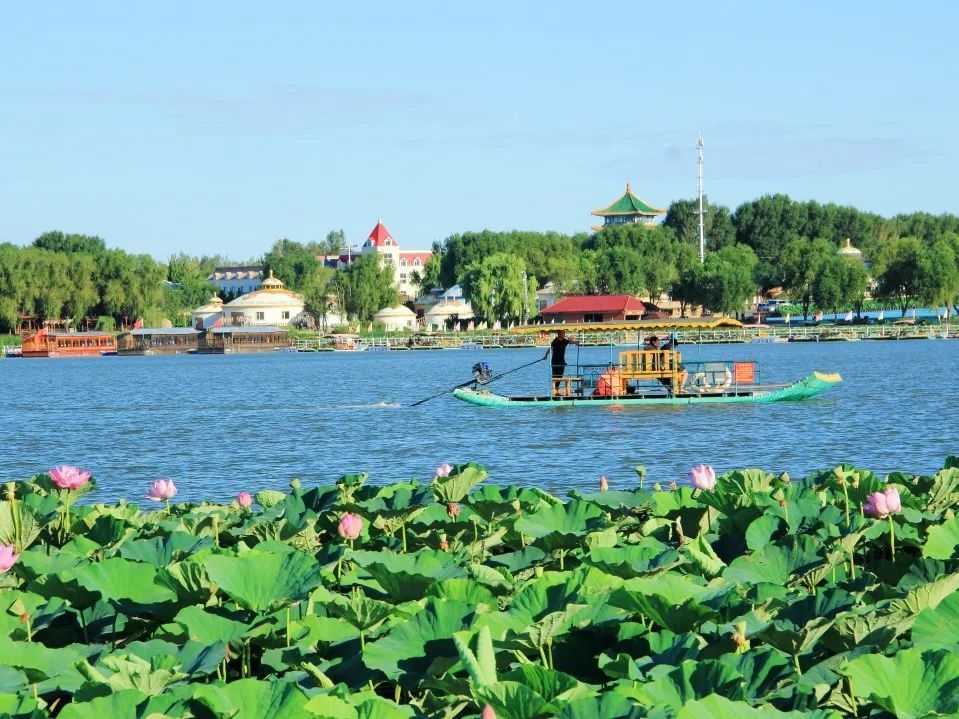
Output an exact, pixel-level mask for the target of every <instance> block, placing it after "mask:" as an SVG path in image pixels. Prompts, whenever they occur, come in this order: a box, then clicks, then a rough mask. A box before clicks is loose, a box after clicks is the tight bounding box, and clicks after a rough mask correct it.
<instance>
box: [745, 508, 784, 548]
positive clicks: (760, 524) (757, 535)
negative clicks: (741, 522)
mask: <svg viewBox="0 0 959 719" xmlns="http://www.w3.org/2000/svg"><path fill="white" fill-rule="evenodd" d="M782 526H783V521H782V519H780V518H779V517H777V516H775V515H773V514H764V515H762V516H761V517H756V519H754V520H753V521H752V522H750V523H749V527H748V528H747V529H746V546H747V547H749V549H750V550H751V551H755V550H757V549H761V548H762V547H765V546H766V545H767V544H769V543H770V542H771V541H772V538H773V535H774V534H776V533H778V532H779V531H780V529H781V528H782Z"/></svg>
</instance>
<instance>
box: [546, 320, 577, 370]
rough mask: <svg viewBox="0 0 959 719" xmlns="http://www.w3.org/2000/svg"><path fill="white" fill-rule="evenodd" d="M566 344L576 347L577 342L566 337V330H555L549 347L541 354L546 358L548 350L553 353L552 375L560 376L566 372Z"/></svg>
mask: <svg viewBox="0 0 959 719" xmlns="http://www.w3.org/2000/svg"><path fill="white" fill-rule="evenodd" d="M568 345H576V346H577V347H578V346H579V342H577V341H576V340H571V339H569V338H567V337H566V330H557V331H556V337H554V338H553V341H552V342H550V343H549V349H548V350H546V354H544V355H543V359H546V358H547V357H549V354H550V352H552V353H553V361H552V365H553V377H562V376H563V374H564V373H565V372H566V347H567V346H568Z"/></svg>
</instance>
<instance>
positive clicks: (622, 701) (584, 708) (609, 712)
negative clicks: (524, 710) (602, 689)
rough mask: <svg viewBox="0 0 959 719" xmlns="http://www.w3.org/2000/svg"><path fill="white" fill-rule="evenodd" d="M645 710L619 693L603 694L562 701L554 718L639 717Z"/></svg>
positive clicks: (614, 718) (608, 718)
mask: <svg viewBox="0 0 959 719" xmlns="http://www.w3.org/2000/svg"><path fill="white" fill-rule="evenodd" d="M642 716H645V712H644V711H643V710H642V709H641V708H640V707H638V706H636V705H635V704H634V703H633V702H631V701H630V700H629V699H627V698H626V697H624V696H622V695H621V694H613V693H608V694H603V695H602V696H598V697H583V698H581V699H574V700H573V701H570V702H564V703H563V704H562V705H561V706H560V710H559V713H557V714H556V719H639V718H640V717H642Z"/></svg>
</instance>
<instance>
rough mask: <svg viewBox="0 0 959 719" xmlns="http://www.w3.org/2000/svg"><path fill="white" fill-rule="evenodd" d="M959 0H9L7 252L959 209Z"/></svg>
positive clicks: (241, 255) (249, 247)
mask: <svg viewBox="0 0 959 719" xmlns="http://www.w3.org/2000/svg"><path fill="white" fill-rule="evenodd" d="M957 8H959V5H957V4H955V3H952V2H944V1H943V2H941V1H939V0H930V1H928V2H921V3H915V4H904V3H901V2H882V1H880V2H869V3H866V2H828V3H827V2H818V1H815V0H814V1H812V2H804V3H779V2H775V3H773V2H751V1H743V2H702V3H699V2H683V1H682V0H677V1H676V2H672V3H623V2H606V1H605V0H600V1H597V2H591V3H584V2H566V1H557V2H551V3H541V2H528V3H524V2H517V1H514V2H499V1H498V0H487V1H486V2H483V3H450V2H370V1H367V0H352V1H351V2H349V3H347V2H279V3H270V4H269V6H268V4H267V3H248V2H200V3H196V2H190V3H187V2H175V1H173V0H169V1H168V2H159V3H155V2H146V1H141V0H127V1H124V2H108V1H102V2H97V1H96V0H91V1H90V2H84V3H67V2H52V3H15V4H11V5H8V6H7V7H6V8H5V10H4V17H3V22H2V23H0V60H2V62H0V98H2V104H0V107H2V112H0V242H13V243H14V244H17V245H26V244H29V243H30V242H32V240H33V239H34V238H35V237H36V236H38V235H39V234H41V233H43V232H46V231H49V230H62V231H64V232H78V233H84V234H90V235H99V236H100V237H102V238H104V240H105V241H106V243H107V245H108V246H110V247H118V248H120V249H124V250H126V251H128V252H133V253H141V252H143V253H148V254H151V255H153V256H154V257H155V258H157V259H158V260H166V259H167V258H168V257H169V256H170V255H171V254H173V253H176V252H180V251H184V252H187V253H188V254H194V255H209V254H215V253H219V254H223V255H226V256H228V257H230V258H233V259H236V260H246V259H251V258H254V257H257V256H259V255H261V254H262V253H263V252H265V251H267V250H268V249H269V248H270V246H271V245H272V244H273V243H274V242H275V241H276V240H277V239H279V238H282V237H286V238H289V239H291V240H296V241H299V242H308V241H310V240H319V239H323V238H324V237H325V236H326V234H327V232H329V231H330V230H332V229H343V230H344V231H345V232H346V236H347V239H348V241H349V242H350V243H352V244H360V243H362V242H363V241H364V240H365V238H366V237H367V235H368V234H369V232H370V230H371V229H372V228H373V226H374V225H375V224H376V221H377V220H378V219H382V220H383V221H384V223H385V224H386V226H387V227H388V228H389V229H390V230H391V232H392V233H393V235H394V237H395V238H396V239H397V241H398V242H399V244H400V246H401V247H402V248H403V249H428V248H429V247H430V246H431V245H432V243H433V242H434V241H438V240H442V239H444V238H446V237H448V236H449V235H451V234H453V233H458V232H463V231H468V230H481V229H484V228H488V229H491V230H511V229H523V230H534V231H557V232H561V233H566V234H573V233H576V232H581V231H587V230H588V228H589V226H590V225H591V224H592V221H593V219H594V218H592V217H591V216H590V214H589V213H590V211H591V210H593V209H596V208H598V207H602V206H605V205H606V204H608V203H610V202H612V201H613V200H615V199H616V198H617V197H618V196H619V195H620V194H621V193H622V191H623V189H624V187H625V184H626V183H627V182H630V183H632V185H633V188H634V190H635V191H636V192H637V193H638V194H639V195H641V196H642V197H643V198H644V199H645V200H646V201H647V202H649V203H650V204H653V205H657V206H659V207H664V208H665V207H667V206H668V205H669V203H670V202H672V201H674V200H677V199H684V198H693V197H694V196H695V194H696V150H695V142H696V135H697V132H699V131H700V130H701V131H702V133H703V136H704V140H705V146H706V147H705V190H706V193H707V194H708V195H709V196H710V199H711V200H712V201H713V202H717V203H720V204H724V205H727V206H728V207H730V209H734V208H735V207H736V206H737V205H738V204H740V203H742V202H744V201H748V200H753V199H756V198H758V197H760V196H762V195H764V194H769V193H777V192H782V193H787V194H789V195H790V196H791V197H793V198H794V199H797V200H810V199H814V200H818V201H821V202H836V203H839V204H844V205H853V206H855V207H858V208H861V209H864V210H869V211H873V212H878V213H880V214H882V215H884V216H891V215H894V214H897V213H900V212H913V211H919V210H923V211H928V212H933V213H937V214H938V213H942V212H953V213H955V212H956V211H957V206H956V205H957V203H956V200H955V197H956V191H955V182H954V174H955V169H956V168H957V167H959V157H957V154H959V153H957V151H956V142H955V140H954V138H953V135H954V134H955V123H956V118H957V117H959V112H957V109H959V108H957V104H959V100H957V97H959V94H957V92H956V89H957V84H959V82H957V78H956V75H957V73H959V61H957V60H956V47H955V46H956V43H957V40H956V37H955V29H956V27H957V25H959V10H957Z"/></svg>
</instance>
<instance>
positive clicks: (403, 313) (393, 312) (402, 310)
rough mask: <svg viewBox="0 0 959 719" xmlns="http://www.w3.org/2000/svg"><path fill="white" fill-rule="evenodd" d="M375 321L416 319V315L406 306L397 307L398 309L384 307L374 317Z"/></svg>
mask: <svg viewBox="0 0 959 719" xmlns="http://www.w3.org/2000/svg"><path fill="white" fill-rule="evenodd" d="M373 319H374V320H379V321H383V320H385V319H401V320H404V321H405V320H412V319H416V313H415V312H413V310H411V309H410V308H409V307H407V306H406V305H397V306H396V307H384V308H383V309H381V310H379V311H378V312H377V313H376V314H374V315H373Z"/></svg>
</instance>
